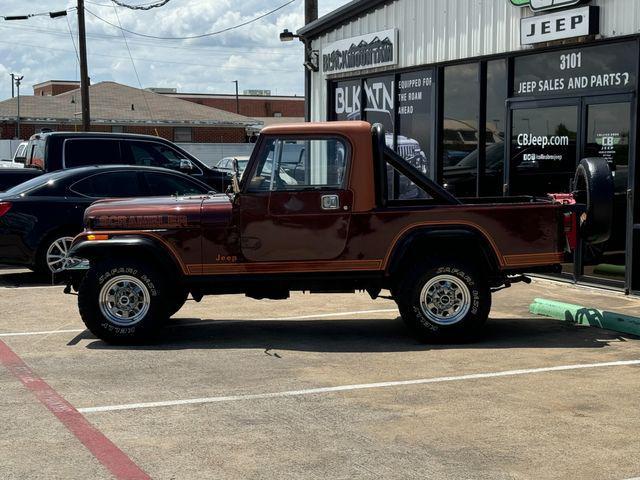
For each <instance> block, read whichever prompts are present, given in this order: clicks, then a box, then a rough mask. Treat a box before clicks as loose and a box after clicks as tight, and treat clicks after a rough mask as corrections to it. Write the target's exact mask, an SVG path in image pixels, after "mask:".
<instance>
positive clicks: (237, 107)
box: [233, 80, 240, 114]
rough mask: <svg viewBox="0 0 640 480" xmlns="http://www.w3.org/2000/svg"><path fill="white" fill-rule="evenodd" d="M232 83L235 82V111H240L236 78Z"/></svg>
mask: <svg viewBox="0 0 640 480" xmlns="http://www.w3.org/2000/svg"><path fill="white" fill-rule="evenodd" d="M233 83H235V84H236V113H238V114H239V113H240V97H239V96H238V80H234V81H233Z"/></svg>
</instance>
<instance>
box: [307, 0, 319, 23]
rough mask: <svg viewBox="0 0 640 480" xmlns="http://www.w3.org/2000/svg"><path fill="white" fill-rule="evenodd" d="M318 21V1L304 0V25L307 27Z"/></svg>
mask: <svg viewBox="0 0 640 480" xmlns="http://www.w3.org/2000/svg"><path fill="white" fill-rule="evenodd" d="M317 19H318V0H305V2H304V24H305V25H307V24H309V23H311V22H313V21H314V20H317Z"/></svg>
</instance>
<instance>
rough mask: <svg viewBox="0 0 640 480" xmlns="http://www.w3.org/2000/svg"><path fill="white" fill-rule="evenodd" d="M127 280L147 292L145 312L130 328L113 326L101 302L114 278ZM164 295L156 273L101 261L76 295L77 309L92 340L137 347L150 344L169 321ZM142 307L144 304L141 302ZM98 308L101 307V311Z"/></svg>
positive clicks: (138, 264)
mask: <svg viewBox="0 0 640 480" xmlns="http://www.w3.org/2000/svg"><path fill="white" fill-rule="evenodd" d="M125 277H131V278H133V279H135V280H136V281H137V282H138V284H140V285H143V286H144V287H145V288H146V290H147V292H148V299H149V301H148V308H147V309H146V313H144V316H142V317H141V318H140V319H139V320H136V321H135V323H133V324H131V325H123V324H121V323H120V324H119V323H117V322H114V321H113V320H112V319H110V318H109V317H108V316H106V315H105V313H104V310H106V309H108V307H107V306H105V305H107V303H106V302H101V294H102V293H103V289H105V290H106V289H108V286H109V284H110V283H111V282H114V281H116V280H117V279H118V278H125ZM165 291H166V287H165V283H164V282H163V280H162V275H161V274H160V272H158V271H157V270H155V269H154V268H152V267H150V266H148V265H146V264H143V263H141V262H137V261H135V260H126V259H125V260H104V261H102V262H98V263H95V264H94V263H93V262H92V264H91V268H90V269H89V271H88V272H87V274H86V275H85V277H84V280H83V281H82V284H81V285H80V289H79V291H78V308H79V310H80V316H81V317H82V321H83V322H84V324H85V325H86V326H87V328H88V329H89V330H90V331H91V333H93V334H94V335H95V336H96V337H98V338H100V339H101V340H104V341H105V342H107V343H112V344H140V343H147V342H149V341H151V340H153V339H154V338H155V337H156V335H157V333H158V331H159V330H160V328H161V327H162V326H163V325H164V323H165V322H166V320H167V319H168V318H169V314H168V313H169V312H168V306H167V301H166V299H165V298H164V297H163V293H164V292H165ZM145 303H146V302H145ZM101 305H102V306H103V307H102V308H101Z"/></svg>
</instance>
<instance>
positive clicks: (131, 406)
mask: <svg viewBox="0 0 640 480" xmlns="http://www.w3.org/2000/svg"><path fill="white" fill-rule="evenodd" d="M628 365H640V360H622V361H617V362H604V363H587V364H582V365H580V364H578V365H561V366H556V367H543V368H528V369H522V370H507V371H502V372H489V373H473V374H470V375H459V376H452V377H435V378H421V379H418V380H401V381H395V382H379V383H363V384H356V385H339V386H335V387H320V388H308V389H304V390H289V391H284V392H272V393H254V394H245V395H228V396H221V397H206V398H190V399H185V400H168V401H163V402H145V403H126V404H122V405H105V406H101V407H86V408H78V411H79V412H81V413H98V412H113V411H116V410H136V409H140V408H155V407H172V406H177V405H198V404H203V403H221V402H236V401H242V400H257V399H264V398H277V397H297V396H302V395H317V394H321V393H334V392H345V391H349V390H367V389H373V388H388V387H402V386H408V385H425V384H429V383H444V382H460V381H465V380H478V379H483V378H497V377H514V376H520V375H531V374H536V373H546V372H561V371H567V370H583V369H589V368H604V367H621V366H628Z"/></svg>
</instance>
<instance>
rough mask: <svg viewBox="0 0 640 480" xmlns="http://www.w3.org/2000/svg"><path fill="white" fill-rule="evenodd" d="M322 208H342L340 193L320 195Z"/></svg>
mask: <svg viewBox="0 0 640 480" xmlns="http://www.w3.org/2000/svg"><path fill="white" fill-rule="evenodd" d="M320 206H321V207H322V210H338V209H339V208H340V197H338V195H322V197H320Z"/></svg>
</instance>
